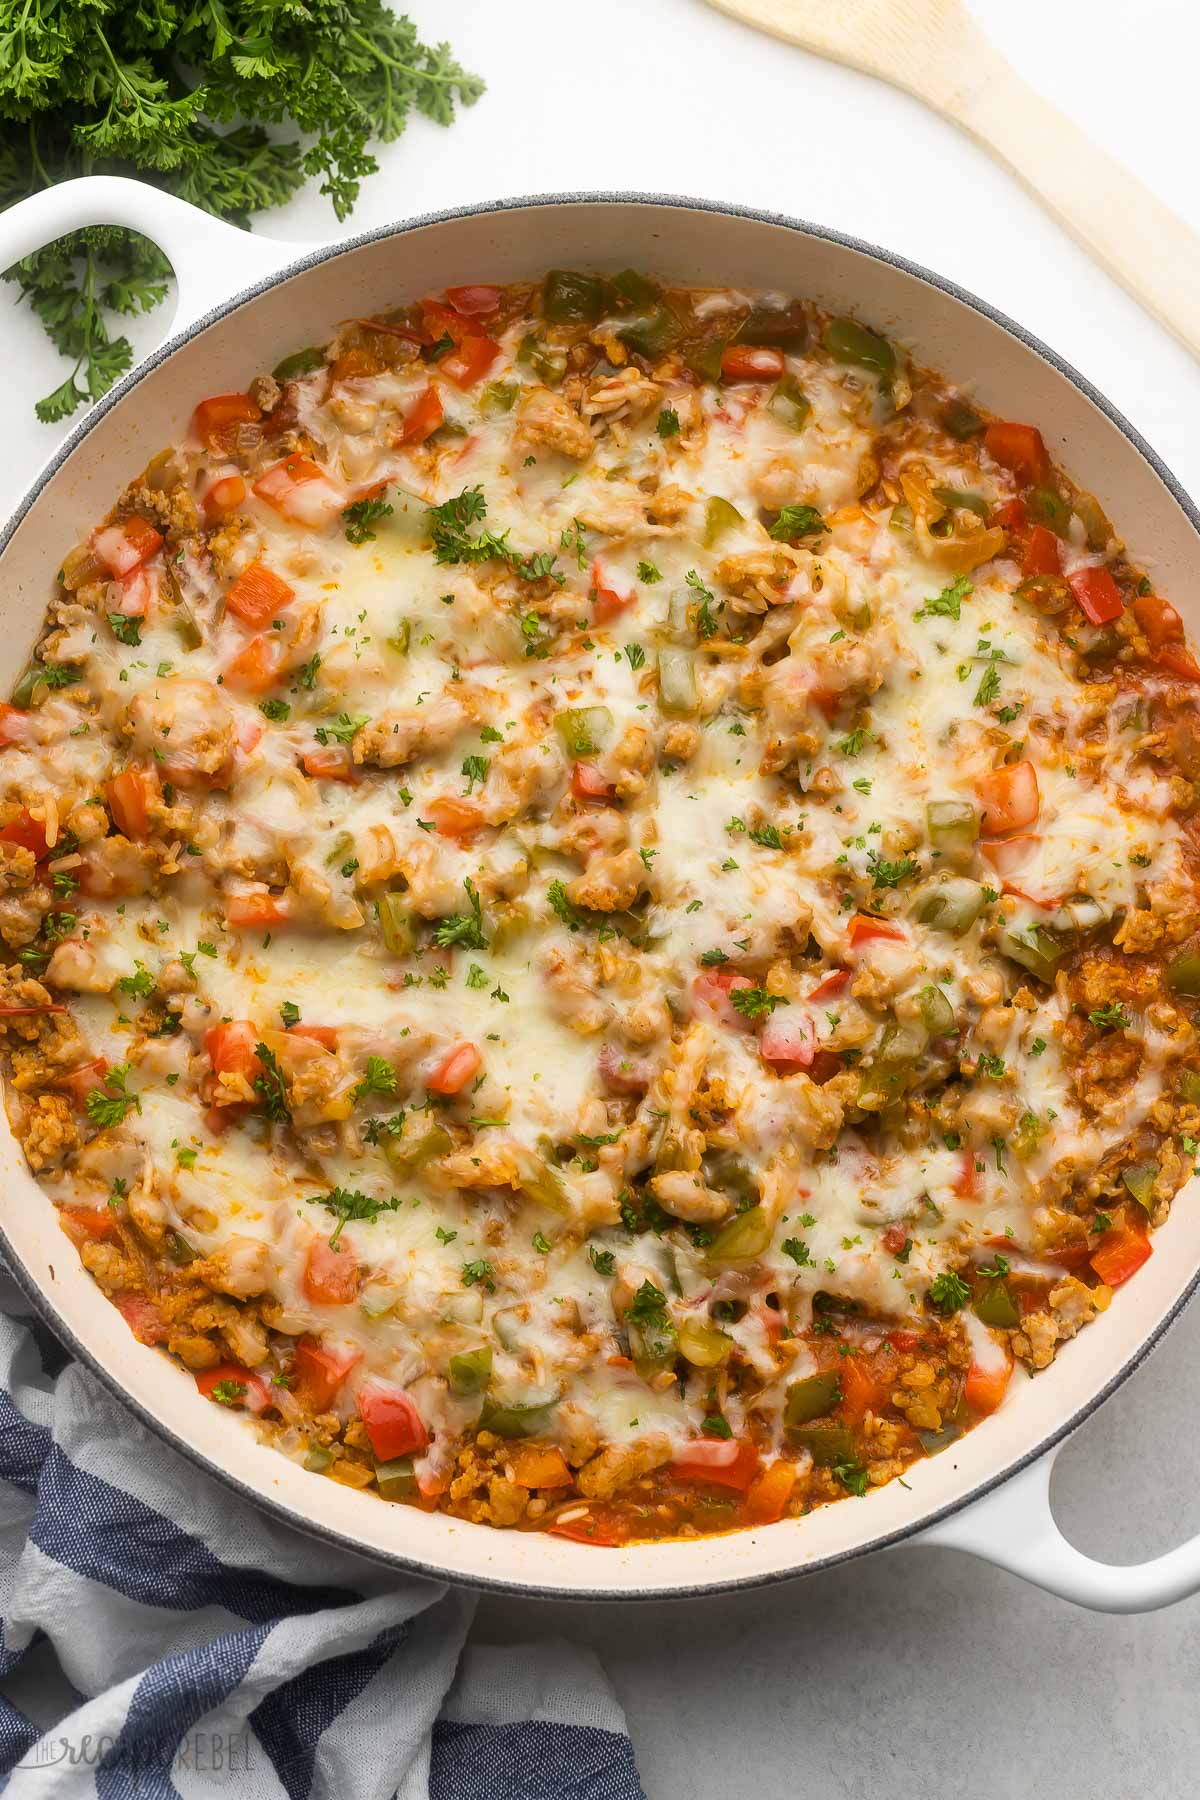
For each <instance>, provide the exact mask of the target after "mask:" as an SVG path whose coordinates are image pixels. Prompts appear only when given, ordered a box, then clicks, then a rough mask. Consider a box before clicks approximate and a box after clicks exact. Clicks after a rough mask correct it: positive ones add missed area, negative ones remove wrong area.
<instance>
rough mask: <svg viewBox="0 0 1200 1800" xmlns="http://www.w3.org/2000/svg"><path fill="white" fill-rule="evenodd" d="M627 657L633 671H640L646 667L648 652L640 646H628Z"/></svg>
mask: <svg viewBox="0 0 1200 1800" xmlns="http://www.w3.org/2000/svg"><path fill="white" fill-rule="evenodd" d="M625 655H626V656H627V657H628V659H629V666H630V668H631V669H640V668H643V667H644V666H645V662H646V652H645V651H644V650H643V649H642V646H641V645H640V644H626V646H625Z"/></svg>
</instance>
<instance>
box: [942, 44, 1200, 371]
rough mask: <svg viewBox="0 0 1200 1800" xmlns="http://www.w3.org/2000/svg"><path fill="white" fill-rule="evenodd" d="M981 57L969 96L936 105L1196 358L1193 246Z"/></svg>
mask: <svg viewBox="0 0 1200 1800" xmlns="http://www.w3.org/2000/svg"><path fill="white" fill-rule="evenodd" d="M987 48H988V51H989V55H988V58H987V63H986V69H985V70H983V71H981V69H980V67H979V65H978V63H977V64H976V65H975V67H974V68H973V69H972V72H971V81H970V86H969V87H967V86H966V85H964V86H963V87H961V88H959V89H958V91H957V92H954V91H951V92H945V91H943V94H942V95H940V96H938V98H937V101H935V103H938V102H940V104H941V109H942V111H944V112H945V114H946V116H947V117H948V118H950V119H953V120H954V122H955V123H956V124H958V125H961V126H962V127H963V129H964V130H966V131H967V132H969V133H970V134H971V136H972V137H974V138H978V139H979V140H980V141H981V142H982V143H983V144H985V145H986V146H987V147H988V148H989V149H990V150H992V151H994V152H995V154H996V155H997V156H998V157H999V158H1000V160H1001V161H1002V162H1004V163H1006V164H1007V165H1008V167H1009V168H1010V169H1011V170H1012V171H1013V173H1014V174H1015V175H1017V176H1018V177H1019V178H1020V180H1021V181H1023V182H1024V184H1025V186H1026V187H1027V188H1029V189H1030V190H1031V192H1032V193H1034V194H1036V195H1037V197H1038V199H1039V200H1041V201H1042V202H1043V203H1044V204H1045V205H1046V206H1047V207H1048V208H1049V209H1050V211H1051V212H1052V213H1053V214H1054V215H1055V217H1056V218H1057V219H1058V220H1059V221H1060V223H1062V224H1063V225H1065V226H1066V228H1067V230H1068V231H1069V232H1070V233H1071V235H1072V236H1073V237H1074V238H1076V239H1078V241H1079V242H1080V243H1081V244H1082V245H1083V246H1084V248H1085V249H1086V250H1088V251H1090V252H1091V254H1092V255H1093V256H1094V257H1095V258H1096V260H1097V262H1099V263H1101V264H1102V265H1103V266H1104V268H1106V269H1107V270H1108V272H1109V274H1110V275H1112V276H1113V277H1114V278H1115V279H1116V280H1117V281H1119V282H1120V283H1121V285H1122V286H1123V287H1124V288H1126V289H1128V291H1129V292H1130V293H1131V294H1132V295H1133V297H1134V298H1135V299H1136V300H1139V301H1140V302H1141V304H1142V305H1143V306H1144V307H1145V308H1146V309H1147V311H1148V312H1151V313H1153V315H1154V317H1155V318H1156V319H1158V320H1159V321H1160V322H1161V323H1162V324H1163V325H1165V326H1166V327H1167V328H1168V330H1170V331H1173V332H1174V333H1175V335H1176V337H1178V338H1179V339H1180V340H1181V342H1182V343H1184V344H1186V345H1187V347H1188V349H1189V350H1190V351H1191V352H1192V354H1193V356H1200V237H1198V236H1197V234H1196V233H1195V232H1194V231H1192V230H1191V228H1190V227H1189V226H1187V225H1185V224H1184V223H1183V221H1182V219H1180V218H1179V217H1178V216H1177V215H1176V214H1175V213H1173V212H1172V211H1171V209H1170V207H1169V206H1166V205H1165V204H1164V203H1163V201H1161V200H1160V199H1159V198H1158V197H1157V195H1155V194H1153V193H1151V191H1150V189H1149V188H1147V187H1146V186H1145V185H1144V184H1143V183H1142V182H1140V181H1139V180H1138V179H1137V177H1136V176H1135V175H1131V174H1130V173H1129V171H1128V170H1127V169H1124V168H1122V166H1121V165H1120V163H1118V162H1116V161H1115V160H1114V159H1113V158H1112V157H1111V156H1109V155H1108V153H1107V151H1104V150H1101V149H1100V148H1099V147H1098V145H1096V144H1095V143H1093V141H1092V140H1091V138H1089V137H1088V136H1087V135H1086V133H1085V132H1083V131H1081V130H1080V128H1079V127H1078V126H1077V125H1075V124H1073V123H1072V121H1071V120H1070V119H1068V118H1066V117H1065V115H1064V114H1062V113H1061V112H1059V110H1058V108H1057V107H1055V106H1052V105H1051V104H1050V102H1049V101H1048V100H1044V99H1043V98H1042V96H1041V95H1040V94H1038V93H1036V92H1035V91H1034V90H1033V89H1032V88H1031V87H1029V86H1028V85H1027V83H1026V82H1024V81H1023V80H1022V79H1021V77H1020V76H1019V75H1018V74H1016V72H1015V71H1014V70H1013V69H1012V68H1010V66H1009V65H1008V63H1006V62H1005V61H1004V59H1003V57H1001V56H1000V55H999V54H998V53H997V52H995V51H993V50H992V49H991V46H990V45H989V46H987ZM981 73H982V75H983V79H982V80H981V79H980V75H981ZM928 97H929V98H931V99H932V98H934V96H933V95H930V96H928Z"/></svg>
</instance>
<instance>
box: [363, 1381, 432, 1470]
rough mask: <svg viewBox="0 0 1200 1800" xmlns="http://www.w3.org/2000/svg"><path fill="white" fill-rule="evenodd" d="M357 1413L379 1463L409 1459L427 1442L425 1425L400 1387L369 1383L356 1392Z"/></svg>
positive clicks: (412, 1402) (415, 1405) (410, 1399)
mask: <svg viewBox="0 0 1200 1800" xmlns="http://www.w3.org/2000/svg"><path fill="white" fill-rule="evenodd" d="M358 1411H359V1415H360V1417H361V1419H362V1422H363V1424H364V1425H365V1426H366V1428H367V1436H368V1437H369V1438H370V1440H371V1448H372V1450H373V1451H374V1452H375V1455H376V1458H377V1459H378V1460H379V1461H380V1462H381V1463H385V1462H392V1461H393V1460H394V1459H395V1458H396V1457H397V1456H412V1455H413V1454H414V1452H416V1451H418V1450H424V1448H425V1446H426V1444H428V1442H429V1433H428V1431H427V1430H426V1429H425V1421H424V1419H422V1417H421V1414H420V1412H419V1411H418V1410H417V1403H416V1401H415V1400H414V1399H413V1398H412V1395H411V1394H408V1393H406V1392H405V1390H404V1389H403V1388H401V1387H384V1386H383V1385H382V1383H375V1382H369V1383H367V1384H366V1385H365V1386H364V1387H363V1388H362V1389H361V1390H360V1392H359V1396H358Z"/></svg>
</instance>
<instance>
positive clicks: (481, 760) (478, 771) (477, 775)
mask: <svg viewBox="0 0 1200 1800" xmlns="http://www.w3.org/2000/svg"><path fill="white" fill-rule="evenodd" d="M490 767H491V764H490V763H489V762H488V759H487V757H486V756H465V757H464V758H463V766H462V773H463V774H464V775H465V776H466V780H467V792H468V794H470V793H472V792H473V791H474V788H475V783H476V782H478V783H479V785H480V786H481V787H482V786H483V783H484V782H485V781H486V780H487V772H488V769H489V768H490Z"/></svg>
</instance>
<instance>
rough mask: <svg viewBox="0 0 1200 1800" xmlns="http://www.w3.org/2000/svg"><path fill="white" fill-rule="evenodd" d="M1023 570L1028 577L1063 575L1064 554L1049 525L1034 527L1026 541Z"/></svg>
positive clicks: (1022, 561) (1022, 559) (1031, 528)
mask: <svg viewBox="0 0 1200 1800" xmlns="http://www.w3.org/2000/svg"><path fill="white" fill-rule="evenodd" d="M1021 569H1022V572H1023V573H1024V574H1026V575H1061V574H1062V552H1061V550H1060V549H1059V543H1058V539H1057V538H1056V537H1055V535H1054V533H1053V532H1052V531H1051V530H1050V528H1049V526H1048V525H1033V526H1031V527H1030V530H1029V533H1028V535H1027V537H1026V539H1025V550H1024V554H1023V555H1022V558H1021Z"/></svg>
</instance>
